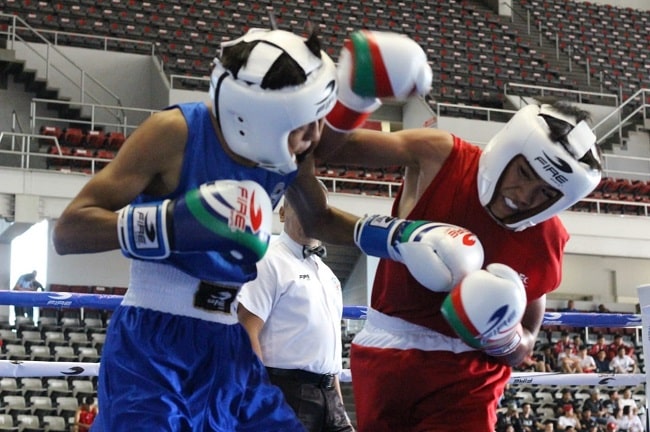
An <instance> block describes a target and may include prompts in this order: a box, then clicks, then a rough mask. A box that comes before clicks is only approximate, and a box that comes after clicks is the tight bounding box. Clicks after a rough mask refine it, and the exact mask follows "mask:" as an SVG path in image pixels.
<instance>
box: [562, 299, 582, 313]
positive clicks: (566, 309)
mask: <svg viewBox="0 0 650 432" xmlns="http://www.w3.org/2000/svg"><path fill="white" fill-rule="evenodd" d="M558 310H559V311H560V312H578V309H576V306H575V303H574V302H573V300H567V302H566V307H564V308H560V309H558Z"/></svg>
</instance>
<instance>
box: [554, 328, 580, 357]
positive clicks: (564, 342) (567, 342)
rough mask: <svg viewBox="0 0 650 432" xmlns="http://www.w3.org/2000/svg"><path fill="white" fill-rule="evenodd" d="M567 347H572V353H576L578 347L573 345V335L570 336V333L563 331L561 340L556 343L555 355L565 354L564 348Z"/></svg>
mask: <svg viewBox="0 0 650 432" xmlns="http://www.w3.org/2000/svg"><path fill="white" fill-rule="evenodd" d="M566 346H569V347H571V351H572V352H575V351H576V347H575V346H574V344H573V340H572V339H571V335H570V334H569V332H568V331H566V330H562V333H561V334H560V339H559V340H558V341H557V342H555V347H554V350H555V355H556V356H559V355H560V354H561V353H563V352H564V348H565V347H566Z"/></svg>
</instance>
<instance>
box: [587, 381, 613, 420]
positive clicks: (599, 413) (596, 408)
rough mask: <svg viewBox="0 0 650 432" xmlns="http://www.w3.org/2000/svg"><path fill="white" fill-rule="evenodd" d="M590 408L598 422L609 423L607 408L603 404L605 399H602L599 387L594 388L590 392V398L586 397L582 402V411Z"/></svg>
mask: <svg viewBox="0 0 650 432" xmlns="http://www.w3.org/2000/svg"><path fill="white" fill-rule="evenodd" d="M587 410H589V411H590V413H591V418H592V419H593V420H594V421H596V422H598V423H599V424H605V423H607V415H606V414H607V410H606V409H605V406H604V405H603V401H601V400H600V390H598V388H593V389H591V391H590V392H589V398H587V399H585V401H584V403H583V404H582V412H583V413H584V412H585V411H587Z"/></svg>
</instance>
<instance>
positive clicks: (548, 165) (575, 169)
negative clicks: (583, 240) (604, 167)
mask: <svg viewBox="0 0 650 432" xmlns="http://www.w3.org/2000/svg"><path fill="white" fill-rule="evenodd" d="M544 116H548V117H554V118H557V119H559V120H563V121H565V122H567V123H569V124H571V125H572V126H573V129H571V131H570V132H569V133H568V134H567V135H566V136H565V137H564V139H562V140H561V141H556V140H553V139H552V138H551V135H550V128H549V126H548V124H547V122H546V120H545V119H544ZM589 152H591V154H592V155H591V156H593V158H594V159H595V160H596V161H599V160H600V158H599V155H598V150H597V148H596V136H595V135H594V133H593V132H592V131H591V129H590V128H589V125H588V124H587V123H586V122H585V121H584V120H583V121H580V122H578V123H577V124H576V119H575V118H573V116H568V115H565V114H563V113H561V112H559V111H558V110H556V109H554V108H553V107H552V106H551V105H541V106H538V105H529V106H527V107H525V108H522V109H521V110H519V111H518V112H517V113H516V114H515V115H514V117H512V119H510V121H509V122H508V123H507V124H506V125H505V127H504V128H503V129H502V130H501V131H499V132H498V133H497V134H496V135H495V136H494V138H492V139H491V140H490V142H489V143H488V145H487V146H486V147H485V150H484V152H483V154H482V155H481V158H480V160H479V170H478V193H479V199H480V201H481V204H482V205H483V206H484V207H486V208H488V205H489V204H490V202H491V201H492V199H493V198H494V192H495V189H496V188H497V185H498V184H499V182H500V179H501V176H502V175H503V172H504V170H505V169H506V167H507V166H508V164H509V163H510V162H511V161H512V160H513V158H515V157H516V156H518V155H522V156H523V157H525V158H526V161H528V164H530V166H531V167H532V168H533V170H534V171H535V172H536V173H537V175H538V176H539V177H540V178H541V179H542V180H544V181H545V182H546V183H548V184H549V186H551V187H553V188H555V189H556V190H557V191H559V194H558V195H557V197H556V198H554V199H550V200H549V201H548V202H547V203H545V204H544V205H542V206H539V207H537V208H534V209H531V210H527V211H524V212H521V214H520V215H518V216H517V218H516V219H515V220H508V222H507V223H506V222H503V221H500V222H501V223H502V224H503V225H505V226H506V227H507V228H509V229H512V230H515V231H521V230H524V229H526V228H529V227H531V226H534V225H536V224H538V223H540V222H543V221H545V220H547V219H550V218H551V217H552V216H554V215H556V214H558V213H559V212H561V211H562V210H565V209H567V208H569V207H571V206H572V205H573V204H575V203H576V202H578V201H579V200H580V199H582V198H584V197H585V196H586V195H587V194H589V192H591V191H592V190H593V189H594V188H595V187H596V186H597V185H598V182H599V181H600V178H601V172H600V170H599V169H596V168H593V167H591V166H589V165H588V164H586V163H584V162H581V160H583V158H584V157H585V156H586V155H587V153H589ZM587 156H589V155H587ZM488 211H489V209H488Z"/></svg>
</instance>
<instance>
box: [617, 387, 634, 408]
mask: <svg viewBox="0 0 650 432" xmlns="http://www.w3.org/2000/svg"><path fill="white" fill-rule="evenodd" d="M618 406H619V408H625V407H626V406H630V407H636V401H635V400H634V398H633V397H632V390H631V389H630V388H629V387H628V388H625V389H624V390H623V396H621V399H620V400H619V402H618Z"/></svg>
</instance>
